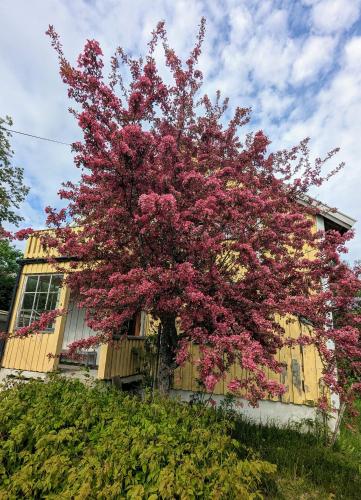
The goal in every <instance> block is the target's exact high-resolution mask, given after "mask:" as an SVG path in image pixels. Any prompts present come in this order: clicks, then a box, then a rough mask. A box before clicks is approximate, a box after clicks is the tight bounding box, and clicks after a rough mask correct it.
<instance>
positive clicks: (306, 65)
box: [292, 36, 337, 84]
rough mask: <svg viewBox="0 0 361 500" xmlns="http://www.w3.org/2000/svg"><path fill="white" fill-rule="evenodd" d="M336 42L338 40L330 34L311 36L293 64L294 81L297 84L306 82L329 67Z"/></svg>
mask: <svg viewBox="0 0 361 500" xmlns="http://www.w3.org/2000/svg"><path fill="white" fill-rule="evenodd" d="M336 44H337V40H336V39H335V38H332V37H329V36H322V37H321V36H311V37H309V38H308V39H307V40H306V42H305V43H304V45H303V47H302V50H301V53H300V55H299V56H298V57H297V59H296V60H295V62H294V64H293V69H292V80H293V82H294V83H296V84H299V83H304V82H305V81H307V80H310V79H311V78H314V77H315V76H317V75H319V74H320V72H321V71H322V70H324V69H325V68H327V67H329V66H330V64H331V63H332V58H333V53H334V50H335V47H336Z"/></svg>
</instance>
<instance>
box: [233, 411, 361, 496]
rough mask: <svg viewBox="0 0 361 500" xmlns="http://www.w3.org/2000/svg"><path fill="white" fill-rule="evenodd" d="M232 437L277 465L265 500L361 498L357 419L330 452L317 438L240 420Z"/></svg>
mask: <svg viewBox="0 0 361 500" xmlns="http://www.w3.org/2000/svg"><path fill="white" fill-rule="evenodd" d="M358 408H359V410H360V411H361V402H359V403H358ZM235 437H236V438H237V439H239V440H240V441H241V442H242V443H243V444H245V445H247V446H249V447H251V448H252V449H253V450H255V451H256V452H258V453H259V455H260V457H261V458H262V459H264V460H267V461H269V462H271V463H274V464H276V465H277V478H276V483H277V491H274V488H273V487H272V488H270V489H269V490H268V491H267V485H265V489H266V497H267V498H279V499H292V500H294V499H312V498H315V499H330V498H335V499H357V500H360V499H361V416H359V417H358V418H357V419H356V422H355V430H354V431H350V430H348V429H347V428H346V426H345V425H344V426H343V427H342V430H341V435H340V438H339V440H338V441H337V443H336V445H335V446H334V447H333V448H332V449H331V448H329V447H327V446H325V444H324V439H323V438H322V437H321V436H319V437H317V436H315V435H311V434H300V433H299V432H297V431H295V430H292V429H291V428H289V429H277V428H275V427H261V426H259V425H252V424H249V423H245V422H242V421H238V422H237V425H236V430H235Z"/></svg>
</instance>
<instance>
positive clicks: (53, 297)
mask: <svg viewBox="0 0 361 500" xmlns="http://www.w3.org/2000/svg"><path fill="white" fill-rule="evenodd" d="M57 302H58V293H49V297H48V303H47V304H46V309H47V311H52V310H53V309H56V304H57Z"/></svg>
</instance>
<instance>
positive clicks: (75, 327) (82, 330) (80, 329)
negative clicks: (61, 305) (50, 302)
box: [61, 298, 99, 366]
mask: <svg viewBox="0 0 361 500" xmlns="http://www.w3.org/2000/svg"><path fill="white" fill-rule="evenodd" d="M93 335H95V332H94V330H92V329H91V328H89V327H88V325H87V324H86V322H85V309H80V308H79V307H78V306H77V304H76V302H75V301H74V300H72V299H71V298H70V301H69V307H68V314H67V317H66V322H65V328H64V336H63V344H62V349H61V352H62V356H61V358H62V362H72V361H71V360H69V359H68V360H67V358H66V352H67V350H68V345H69V344H71V343H72V342H74V341H75V340H80V339H86V338H88V337H92V336H93ZM80 354H82V355H83V356H84V360H83V361H81V363H84V364H86V365H89V366H97V365H98V354H99V347H96V348H92V349H87V350H84V351H81V352H80Z"/></svg>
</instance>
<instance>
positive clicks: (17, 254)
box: [0, 240, 23, 311]
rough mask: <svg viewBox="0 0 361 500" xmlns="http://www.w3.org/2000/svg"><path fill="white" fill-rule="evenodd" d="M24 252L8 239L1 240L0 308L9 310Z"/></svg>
mask: <svg viewBox="0 0 361 500" xmlns="http://www.w3.org/2000/svg"><path fill="white" fill-rule="evenodd" d="M22 255H23V254H22V253H21V251H20V250H18V249H17V248H15V247H13V246H12V245H11V244H10V243H9V242H8V241H7V240H0V309H1V310H4V311H8V309H9V307H10V302H11V296H12V293H13V288H14V286H15V280H16V274H17V272H18V269H19V264H18V263H17V259H20V258H21V257H22Z"/></svg>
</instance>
